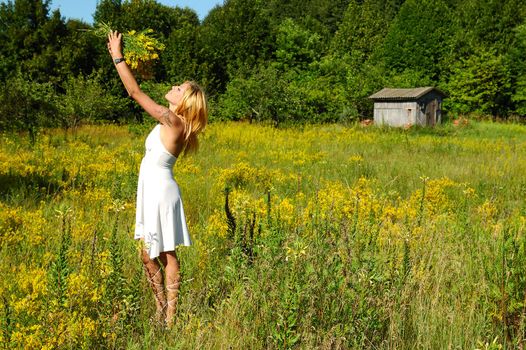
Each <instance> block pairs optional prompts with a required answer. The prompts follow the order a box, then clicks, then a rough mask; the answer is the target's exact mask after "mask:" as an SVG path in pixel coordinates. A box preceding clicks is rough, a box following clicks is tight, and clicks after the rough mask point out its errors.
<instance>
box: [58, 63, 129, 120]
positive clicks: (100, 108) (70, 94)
mask: <svg viewBox="0 0 526 350" xmlns="http://www.w3.org/2000/svg"><path fill="white" fill-rule="evenodd" d="M100 80H101V78H100V72H98V73H97V72H95V73H93V74H91V75H90V76H87V77H85V76H82V75H79V76H78V77H69V78H68V79H67V81H66V82H65V84H64V90H65V93H64V94H63V95H60V96H58V97H57V100H56V105H57V109H58V120H59V122H60V125H61V126H62V127H63V128H65V129H69V128H73V129H76V128H77V127H78V126H79V125H81V124H82V123H95V122H100V121H115V120H119V119H122V116H123V114H124V112H125V109H126V107H127V101H126V100H124V99H122V98H119V97H117V96H114V95H112V94H111V93H109V92H108V91H107V90H106V89H104V88H103V85H102V84H101V82H100Z"/></svg>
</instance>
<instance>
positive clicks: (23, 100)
mask: <svg viewBox="0 0 526 350" xmlns="http://www.w3.org/2000/svg"><path fill="white" fill-rule="evenodd" d="M4 86H5V87H6V88H4V89H2V90H1V91H0V130H24V131H27V132H29V136H30V137H31V139H32V140H34V138H35V137H36V133H37V131H38V130H39V128H41V127H43V126H51V125H53V124H54V119H53V118H54V117H55V115H56V111H57V108H56V106H55V105H54V103H53V102H54V100H55V96H56V95H55V91H54V89H53V86H52V85H51V84H50V83H37V82H34V81H31V80H28V79H27V77H24V76H22V75H21V74H19V75H17V76H15V77H13V78H10V79H9V80H7V81H6V82H5V85H4Z"/></svg>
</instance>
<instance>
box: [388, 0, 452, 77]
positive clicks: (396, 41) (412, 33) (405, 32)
mask: <svg viewBox="0 0 526 350" xmlns="http://www.w3.org/2000/svg"><path fill="white" fill-rule="evenodd" d="M451 18H452V7H451V5H449V4H448V3H447V2H446V1H445V0H407V1H405V2H404V3H403V5H402V6H401V7H400V11H399V12H398V15H397V17H396V18H395V19H394V21H393V23H392V25H391V27H390V29H389V32H388V33H387V36H386V38H385V41H384V45H383V52H382V56H383V60H384V62H385V64H386V68H387V69H388V71H389V72H390V73H391V74H395V75H396V74H397V73H401V72H404V71H413V72H415V74H418V75H420V76H423V77H428V78H429V79H431V80H432V81H438V80H439V78H440V74H441V67H442V64H443V58H444V57H445V56H446V53H447V52H448V50H449V43H448V41H449V39H450V38H451V35H452V32H451V28H452V27H451V23H452V19H451Z"/></svg>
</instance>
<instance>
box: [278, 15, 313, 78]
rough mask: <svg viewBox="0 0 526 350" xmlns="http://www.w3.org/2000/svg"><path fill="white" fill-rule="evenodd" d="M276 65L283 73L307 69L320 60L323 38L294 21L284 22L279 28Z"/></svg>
mask: <svg viewBox="0 0 526 350" xmlns="http://www.w3.org/2000/svg"><path fill="white" fill-rule="evenodd" d="M277 30H278V33H277V37H276V52H275V54H276V63H277V68H278V69H280V70H281V71H283V72H287V71H289V70H293V69H306V68H307V67H308V65H309V64H310V63H312V62H315V61H316V60H317V59H319V56H320V49H321V37H320V36H319V35H318V34H315V33H311V32H310V31H309V30H307V29H304V28H302V27H301V26H300V25H298V24H296V23H295V22H294V20H292V19H286V20H284V21H283V22H282V23H281V24H280V25H279V27H278V28H277Z"/></svg>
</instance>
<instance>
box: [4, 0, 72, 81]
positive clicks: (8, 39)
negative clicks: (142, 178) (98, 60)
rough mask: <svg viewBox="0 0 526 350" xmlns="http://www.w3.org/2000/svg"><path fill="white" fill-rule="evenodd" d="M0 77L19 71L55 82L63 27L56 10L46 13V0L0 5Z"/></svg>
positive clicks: (47, 9)
mask: <svg viewBox="0 0 526 350" xmlns="http://www.w3.org/2000/svg"><path fill="white" fill-rule="evenodd" d="M0 23H1V26H0V38H2V45H0V57H1V58H2V61H1V62H0V78H2V79H5V78H6V77H8V76H10V75H12V74H14V73H16V72H17V71H18V70H21V71H23V72H24V73H25V74H26V75H28V76H30V77H31V78H32V79H34V80H35V81H40V82H46V81H53V82H57V79H56V76H57V75H58V73H59V70H60V68H59V67H58V66H57V65H56V59H57V54H58V52H59V51H60V47H61V46H62V43H63V40H64V37H65V36H66V35H67V30H66V26H65V23H64V21H63V20H62V18H61V16H60V12H59V11H58V10H56V11H54V12H53V14H52V15H51V16H50V15H49V0H16V1H15V2H11V1H9V2H7V3H2V4H0Z"/></svg>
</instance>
